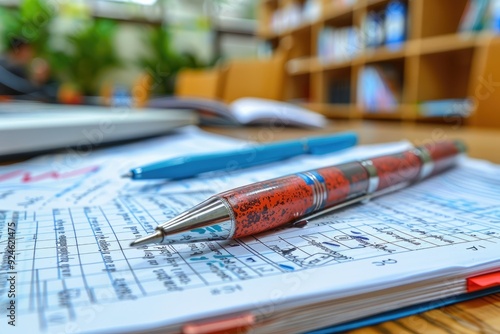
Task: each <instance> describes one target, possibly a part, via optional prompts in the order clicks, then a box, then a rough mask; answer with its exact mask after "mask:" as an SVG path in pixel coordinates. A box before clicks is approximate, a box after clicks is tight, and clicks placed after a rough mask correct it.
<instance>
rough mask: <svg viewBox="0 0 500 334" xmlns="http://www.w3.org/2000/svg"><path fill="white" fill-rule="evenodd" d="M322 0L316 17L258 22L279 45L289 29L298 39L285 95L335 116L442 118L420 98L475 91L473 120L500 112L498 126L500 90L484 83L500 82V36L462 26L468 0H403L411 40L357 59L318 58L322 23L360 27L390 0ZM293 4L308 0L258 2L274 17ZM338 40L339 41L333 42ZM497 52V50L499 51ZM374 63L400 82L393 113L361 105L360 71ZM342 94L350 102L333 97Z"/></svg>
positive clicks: (470, 95) (364, 51)
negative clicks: (272, 26) (284, 27)
mask: <svg viewBox="0 0 500 334" xmlns="http://www.w3.org/2000/svg"><path fill="white" fill-rule="evenodd" d="M318 1H320V2H321V4H322V10H321V15H320V17H319V18H318V19H317V20H316V21H315V22H307V23H304V24H302V25H300V26H298V27H296V28H293V29H289V30H288V31H286V32H282V33H279V34H272V33H270V31H269V27H268V26H267V25H269V20H267V21H266V20H264V19H263V20H261V21H260V22H261V28H260V29H259V30H258V31H259V32H260V33H259V36H260V37H261V39H263V40H267V41H270V42H271V43H273V45H278V44H279V43H278V42H279V41H280V40H281V39H282V38H284V37H288V36H291V37H292V39H293V40H294V43H293V44H294V46H293V48H295V49H296V50H295V52H291V53H290V58H289V62H288V63H287V73H288V78H287V80H286V84H287V85H289V86H290V87H292V88H291V89H288V88H286V89H285V91H286V92H287V93H285V96H284V98H285V99H290V100H293V99H305V100H308V101H310V103H307V104H306V105H307V107H308V108H311V109H313V110H316V111H318V112H320V113H322V114H324V115H327V116H328V117H332V118H366V119H374V120H377V119H380V120H401V121H408V122H420V121H422V122H429V121H436V122H437V121H440V120H441V121H442V120H443V117H426V116H422V115H419V112H418V105H419V103H420V102H422V101H430V100H446V99H465V98H472V99H474V102H475V105H476V111H478V112H479V111H480V112H481V113H482V114H481V115H478V112H475V113H473V114H472V115H473V116H472V117H471V119H470V121H469V123H470V124H485V125H488V121H486V119H487V118H491V119H498V124H499V125H498V126H499V127H500V113H496V111H493V110H496V109H498V108H497V106H498V104H500V89H492V87H489V88H490V89H488V87H485V82H486V85H487V82H488V80H490V81H492V82H494V83H496V82H499V81H500V79H499V78H500V63H499V62H498V60H497V59H500V37H497V36H495V35H493V34H492V33H488V32H480V33H459V32H458V30H459V26H460V21H461V19H462V16H463V12H464V10H465V8H466V4H467V2H468V1H469V0H439V1H436V0H402V1H403V2H404V3H405V5H406V6H407V22H408V26H407V29H406V37H407V40H406V41H405V42H403V43H402V44H401V45H400V46H399V48H392V47H391V48H390V47H388V46H380V47H377V48H366V47H364V48H363V49H362V50H360V52H359V53H357V55H356V56H354V57H353V58H352V59H339V60H331V61H330V60H329V61H326V60H323V59H321V58H319V57H318V43H319V41H318V36H319V33H320V32H321V31H324V30H323V29H324V28H328V29H333V30H336V31H339V29H345V28H349V27H357V28H358V29H359V27H361V26H362V22H363V20H364V18H365V17H366V16H367V15H368V13H370V12H376V13H379V12H381V11H383V10H384V9H385V7H386V6H387V4H389V3H390V0H358V1H357V2H356V3H354V4H352V5H338V4H341V2H335V1H334V0H318ZM291 3H299V4H302V5H303V4H304V3H305V0H293V1H292V0H262V1H261V9H262V10H263V11H266V10H267V11H268V13H267V14H265V15H264V17H266V18H269V17H272V11H274V10H280V9H281V8H283V6H286V5H288V4H291ZM335 4H337V5H335ZM269 11H271V13H269ZM332 35H333V34H332ZM327 36H328V35H327ZM342 38H345V37H341V39H340V41H341V42H343V41H344V40H343V39H342ZM334 45H336V46H338V45H339V44H337V43H336V42H334ZM340 45H343V43H340ZM347 45H349V44H347ZM346 50H348V51H349V52H352V50H349V49H346ZM493 54H495V55H497V54H498V56H496V58H494V57H493V56H492V55H493ZM373 65H379V66H376V67H374V68H375V69H377V71H388V72H387V74H388V75H389V76H390V77H389V79H387V80H389V81H388V85H389V86H393V85H396V86H401V87H400V89H398V91H397V93H396V96H397V97H398V99H399V100H400V101H401V105H400V106H399V107H398V108H397V110H395V111H394V112H377V113H373V112H367V111H366V110H363V108H361V107H360V106H359V105H358V96H357V95H358V94H359V93H358V87H359V77H360V73H362V71H364V70H365V68H367V67H369V66H370V67H371V66H373ZM394 74H396V75H394ZM492 75H497V76H495V77H492ZM384 80H386V79H384ZM481 80H482V81H481ZM495 88H496V87H495ZM288 92H292V93H291V94H288ZM295 94H296V95H295ZM344 100H345V101H350V102H348V103H347V102H346V103H345V104H329V103H328V101H344ZM492 101H497V102H498V103H496V102H495V104H493V102H492ZM482 106H483V107H482ZM485 106H488V107H487V108H486V107H485ZM487 109H491V111H489V110H487ZM495 113H496V114H498V115H496V114H495ZM485 115H486V116H485Z"/></svg>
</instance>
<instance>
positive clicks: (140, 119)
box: [0, 102, 198, 160]
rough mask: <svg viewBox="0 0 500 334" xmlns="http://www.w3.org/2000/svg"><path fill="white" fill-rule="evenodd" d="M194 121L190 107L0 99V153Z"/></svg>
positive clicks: (104, 139) (147, 132) (149, 132)
mask: <svg viewBox="0 0 500 334" xmlns="http://www.w3.org/2000/svg"><path fill="white" fill-rule="evenodd" d="M189 124H198V117H197V114H196V113H194V112H191V111H189V110H174V109H168V110H165V109H163V110H159V109H133V108H129V107H116V108H115V107H100V106H67V105H55V104H42V103H36V102H8V103H0V158H1V159H3V160H4V159H5V158H7V157H9V158H10V157H12V156H23V155H33V154H36V153H41V152H47V151H51V150H55V149H59V148H66V147H72V148H74V149H77V150H78V149H80V150H88V149H89V148H90V147H93V146H99V145H104V144H111V143H117V142H123V141H130V140H133V139H139V138H147V137H153V136H157V135H161V134H165V133H168V132H170V131H172V130H173V129H176V128H178V127H181V126H185V125H189Z"/></svg>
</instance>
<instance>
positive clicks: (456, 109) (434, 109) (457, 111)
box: [418, 98, 474, 117]
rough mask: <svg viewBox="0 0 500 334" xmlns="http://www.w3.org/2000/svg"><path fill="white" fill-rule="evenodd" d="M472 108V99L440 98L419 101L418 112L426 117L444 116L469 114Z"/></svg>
mask: <svg viewBox="0 0 500 334" xmlns="http://www.w3.org/2000/svg"><path fill="white" fill-rule="evenodd" d="M473 108H474V104H473V101H472V100H471V99H468V98H464V99H441V100H430V101H422V102H420V103H419V108H418V109H419V113H420V115H422V116H428V117H446V116H460V117H467V116H469V115H470V114H471V113H472V111H473Z"/></svg>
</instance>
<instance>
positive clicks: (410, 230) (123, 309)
mask: <svg viewBox="0 0 500 334" xmlns="http://www.w3.org/2000/svg"><path fill="white" fill-rule="evenodd" d="M200 140H202V141H203V143H204V145H203V147H201V148H200V147H199V142H200ZM248 144H249V143H244V142H239V141H235V140H229V139H226V138H222V137H216V136H213V135H209V134H206V133H203V132H200V131H197V130H195V129H187V130H186V131H180V132H178V133H177V134H174V135H172V136H168V137H165V138H163V139H156V140H151V141H149V142H144V143H139V144H134V145H131V146H130V145H129V146H126V147H117V148H115V149H111V150H109V149H108V150H104V151H95V152H91V153H89V154H88V155H86V156H76V155H73V156H72V155H71V154H70V153H68V154H62V155H53V156H47V157H44V158H40V159H38V160H33V161H30V162H27V163H22V164H18V165H13V166H8V167H2V168H1V169H0V209H2V210H4V211H0V240H1V241H0V257H1V259H2V260H1V261H2V263H1V270H0V304H1V307H0V310H1V311H0V313H1V317H0V319H2V320H0V332H1V333H12V332H19V333H37V332H44V333H59V332H92V331H95V332H146V331H157V332H161V333H170V332H171V333H174V332H179V331H181V330H182V329H184V330H187V329H189V328H191V329H193V328H195V329H199V328H200V327H199V326H201V324H203V322H210V323H211V325H213V326H216V327H217V328H223V327H224V325H228V324H230V326H235V324H239V326H242V327H249V328H251V329H252V332H253V333H293V332H304V331H308V330H313V329H316V328H321V327H325V326H331V325H335V324H341V323H345V322H348V321H351V320H354V319H359V318H362V317H366V316H371V315H374V314H377V313H380V312H384V311H390V310H396V309H400V308H402V307H405V306H410V305H416V304H419V303H423V302H436V303H437V302H439V301H443V300H447V299H449V298H453V297H454V296H458V295H462V294H465V293H467V292H469V291H472V290H471V289H470V287H469V290H468V287H467V282H468V278H470V277H472V276H477V275H483V274H485V273H490V272H495V271H497V270H498V267H499V262H498V254H499V253H500V225H499V222H500V209H499V205H498V204H499V202H498V198H500V181H499V180H498V174H499V172H500V168H499V167H498V166H494V165H490V164H488V163H485V162H478V161H473V160H469V159H465V160H464V161H463V162H462V163H461V164H460V166H459V167H457V168H455V169H454V170H452V171H450V172H447V173H445V174H442V175H440V176H437V177H433V178H432V179H429V180H427V181H424V182H422V183H420V184H418V185H415V186H412V187H410V188H407V189H404V190H401V191H399V192H398V193H395V194H392V195H386V196H383V197H379V198H377V199H375V200H372V201H371V202H369V203H365V204H360V205H356V206H354V207H350V208H348V209H344V210H342V211H339V212H335V213H332V214H329V215H327V216H324V217H320V218H317V219H314V220H311V221H310V222H309V223H308V224H307V225H306V226H305V227H303V228H297V227H295V228H293V227H292V228H282V229H280V230H276V231H271V232H268V233H264V234H260V235H256V236H253V237H248V238H245V239H241V240H231V241H225V242H218V241H212V242H202V243H189V244H184V245H168V246H167V245H163V246H154V245H153V246H144V247H141V248H139V249H132V248H130V247H129V243H130V242H131V241H132V240H135V239H136V238H137V237H140V236H144V235H146V234H149V233H151V232H152V231H153V230H154V228H155V227H156V225H157V224H159V223H161V222H163V221H165V220H166V219H169V218H172V217H173V216H174V215H176V214H177V213H179V212H181V211H183V210H185V209H187V208H189V207H190V206H192V205H194V204H197V203H198V202H200V201H202V200H203V199H205V198H206V197H208V196H209V195H211V194H213V193H215V192H219V191H222V190H225V189H228V188H231V187H233V186H235V185H243V184H246V183H250V182H254V181H257V180H263V179H266V178H270V177H274V176H278V175H283V174H287V173H293V172H297V171H303V170H306V169H312V168H316V167H319V166H326V165H331V164H336V163H339V162H343V161H349V160H353V159H359V158H365V157H369V156H373V155H380V154H388V153H393V152H397V151H400V150H403V149H406V148H408V146H409V145H408V144H407V143H395V144H388V145H375V146H368V147H357V148H354V149H350V150H347V151H344V152H339V153H336V154H332V155H327V156H322V157H320V158H319V159H318V158H314V159H312V158H309V157H301V158H297V159H291V160H290V161H289V162H288V163H287V164H283V163H279V164H271V165H267V166H261V167H254V168H250V169H246V170H243V171H237V172H224V173H213V174H206V175H202V176H200V177H198V178H194V179H190V180H184V181H175V182H168V181H146V182H142V181H131V180H123V179H121V178H120V175H121V174H122V173H123V172H126V171H128V169H129V168H131V167H136V166H137V165H141V164H144V163H147V162H151V161H154V160H155V159H156V160H157V159H158V158H159V153H158V152H162V155H163V156H162V158H166V157H168V156H175V155H181V154H182V153H183V152H186V151H190V152H193V151H204V150H208V148H210V149H212V150H222V149H229V148H237V147H243V146H244V145H248ZM204 232H205V231H204V230H203V229H200V230H199V231H198V233H204ZM490 286H493V285H486V286H484V287H486V288H488V287H490ZM480 288H482V287H480ZM436 305H438V304H436ZM221 319H225V320H227V319H230V320H231V321H220V320H221ZM190 326H191V327H190Z"/></svg>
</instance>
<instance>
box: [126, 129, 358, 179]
mask: <svg viewBox="0 0 500 334" xmlns="http://www.w3.org/2000/svg"><path fill="white" fill-rule="evenodd" d="M356 143H357V135H356V134H355V133H353V132H343V133H338V134H334V135H328V136H318V137H307V138H301V139H297V140H289V141H282V142H275V143H270V144H264V145H256V146H251V147H246V148H242V149H238V150H232V151H225V152H219V153H208V154H197V155H190V156H183V157H177V158H172V159H168V160H165V161H161V162H157V163H153V164H150V165H147V166H142V167H138V168H134V169H132V170H131V171H130V172H129V173H127V174H125V175H123V177H130V178H131V179H134V180H150V179H184V178H189V177H193V176H196V175H198V174H201V173H205V172H211V171H216V170H224V169H225V170H235V169H241V168H246V167H251V166H256V165H261V164H266V163H270V162H274V161H279V160H284V159H288V158H291V157H295V156H298V155H302V154H313V155H321V154H326V153H331V152H335V151H339V150H342V149H345V148H349V147H352V146H354V145H356Z"/></svg>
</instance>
